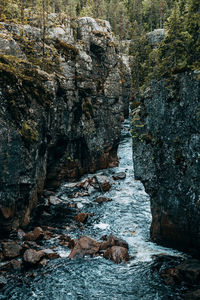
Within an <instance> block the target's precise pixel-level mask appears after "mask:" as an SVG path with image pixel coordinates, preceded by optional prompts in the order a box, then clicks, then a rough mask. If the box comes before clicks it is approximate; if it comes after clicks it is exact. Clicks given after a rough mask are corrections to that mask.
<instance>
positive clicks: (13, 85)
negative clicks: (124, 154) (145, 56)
mask: <svg viewBox="0 0 200 300" xmlns="http://www.w3.org/2000/svg"><path fill="white" fill-rule="evenodd" d="M56 18H57V19H56ZM55 24H58V25H55ZM45 36H46V37H45V42H43V41H44V40H43V36H42V32H41V30H40V29H38V28H36V27H33V26H32V27H31V26H28V25H26V26H20V25H12V24H5V23H1V24H0V49H1V52H0V137H1V143H0V226H1V228H0V230H1V232H2V231H10V230H12V229H16V228H18V227H19V226H21V225H26V224H27V223H28V222H29V217H30V213H31V210H32V208H33V207H34V206H35V205H36V204H37V201H38V194H40V193H41V192H42V190H43V187H44V185H46V186H48V187H57V186H58V185H59V184H60V182H61V181H63V180H68V179H73V178H77V177H78V176H80V175H82V174H84V173H87V172H95V170H97V169H101V168H106V167H112V166H115V165H117V163H118V159H117V147H118V142H119V138H120V131H121V129H120V127H121V125H120V123H121V118H122V117H123V114H124V112H127V105H128V98H129V96H130V93H131V88H130V87H131V78H130V72H129V70H128V68H127V66H126V65H125V64H124V63H123V60H122V59H121V56H120V55H119V53H118V50H117V44H116V41H115V40H114V38H113V36H112V33H111V28H110V26H109V23H107V22H105V21H102V20H99V21H95V20H94V19H91V18H81V19H79V20H77V21H73V23H71V24H68V21H67V20H65V19H62V20H60V19H58V17H57V16H55V15H52V16H49V26H48V29H47V31H46V34H45Z"/></svg>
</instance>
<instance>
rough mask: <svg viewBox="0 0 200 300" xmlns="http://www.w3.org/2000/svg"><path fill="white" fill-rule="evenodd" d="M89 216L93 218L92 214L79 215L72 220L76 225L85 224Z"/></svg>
mask: <svg viewBox="0 0 200 300" xmlns="http://www.w3.org/2000/svg"><path fill="white" fill-rule="evenodd" d="M89 216H93V214H89V213H80V214H78V215H77V216H75V217H74V220H75V221H76V222H78V223H85V222H86V221H87V219H88V217H89Z"/></svg>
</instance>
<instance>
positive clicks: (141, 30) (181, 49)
mask: <svg viewBox="0 0 200 300" xmlns="http://www.w3.org/2000/svg"><path fill="white" fill-rule="evenodd" d="M50 13H58V14H60V15H66V16H67V17H68V18H69V20H73V19H74V18H77V17H83V16H89V17H93V18H98V19H106V20H108V21H109V22H110V24H111V26H112V30H113V32H114V34H115V36H116V37H117V39H119V40H123V39H129V40H131V41H132V43H131V49H130V54H131V55H132V56H133V86H134V90H135V94H138V92H139V90H140V89H141V87H143V86H144V84H145V83H147V82H149V81H150V80H153V79H156V78H159V77H160V76H163V75H164V76H167V75H169V74H172V73H176V72H180V71H184V70H188V69H198V68H200V61H199V57H200V2H199V0H178V1H172V0H154V1H153V0H102V1H98V0H59V1H55V0H27V1H26V0H1V4H0V20H1V21H8V22H17V23H22V24H29V23H30V24H31V21H32V19H33V17H34V18H35V17H36V16H37V17H38V20H43V22H41V28H42V27H44V26H45V27H47V26H48V15H49V14H50ZM38 24H40V22H39V23H38ZM158 28H165V39H164V40H163V41H162V43H161V44H160V45H159V47H152V46H150V45H149V42H148V39H147V33H148V32H150V31H153V30H155V29H158Z"/></svg>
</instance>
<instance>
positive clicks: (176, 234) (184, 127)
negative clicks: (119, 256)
mask: <svg viewBox="0 0 200 300" xmlns="http://www.w3.org/2000/svg"><path fill="white" fill-rule="evenodd" d="M199 79H200V75H199V73H198V72H196V73H195V72H194V73H184V74H178V75H175V76H174V77H173V78H171V79H165V80H164V79H163V80H161V81H159V82H152V84H151V85H150V86H149V87H148V88H147V89H146V91H145V92H144V94H143V96H142V99H141V105H140V106H139V107H137V108H136V109H135V110H134V111H133V116H132V135H133V158H134V168H135V177H136V178H137V179H139V180H141V181H142V182H143V183H144V186H145V188H146V191H147V193H148V194H149V195H150V197H151V210H152V225H151V237H152V239H153V240H154V241H156V242H159V243H162V244H165V245H167V246H174V247H177V248H181V249H185V250H188V249H198V248H199V247H200V130H199V128H200V101H199V100H200V80H199Z"/></svg>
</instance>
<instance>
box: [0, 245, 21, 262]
mask: <svg viewBox="0 0 200 300" xmlns="http://www.w3.org/2000/svg"><path fill="white" fill-rule="evenodd" d="M2 250H3V255H4V257H5V258H15V257H17V256H19V255H20V252H21V250H22V246H21V245H19V244H18V243H17V242H13V241H11V242H3V243H2Z"/></svg>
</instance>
